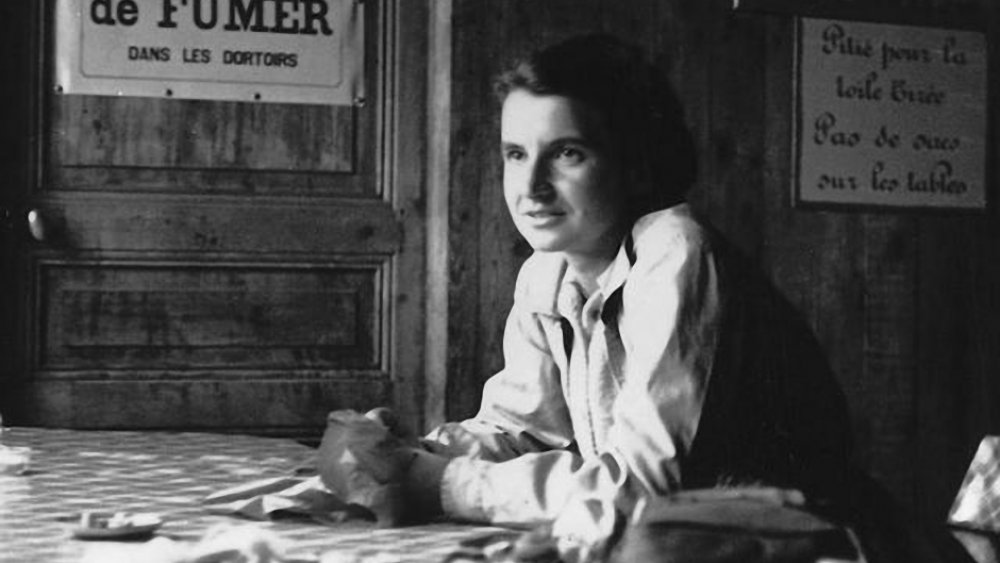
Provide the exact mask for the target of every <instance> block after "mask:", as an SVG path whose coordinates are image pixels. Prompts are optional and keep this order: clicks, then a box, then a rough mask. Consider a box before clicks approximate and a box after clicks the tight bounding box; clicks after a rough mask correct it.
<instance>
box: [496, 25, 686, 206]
mask: <svg viewBox="0 0 1000 563" xmlns="http://www.w3.org/2000/svg"><path fill="white" fill-rule="evenodd" d="M514 90H525V91H528V92H530V93H533V94H537V95H558V96H566V97H568V98H573V99H575V100H579V101H582V102H584V103H586V104H588V105H590V106H591V107H592V108H594V109H596V110H597V111H598V112H599V113H600V114H602V115H603V117H604V118H605V119H606V125H607V127H608V129H609V130H610V133H611V135H612V137H613V138H612V139H611V141H612V143H614V148H615V149H616V150H617V151H619V153H618V154H620V155H621V165H622V168H623V171H624V173H625V181H626V182H628V183H629V186H627V187H628V188H629V189H630V190H635V192H634V197H633V198H630V199H632V200H633V201H634V202H635V206H636V209H635V212H636V213H638V214H642V213H646V212H649V211H653V210H656V209H662V208H664V207H667V206H669V205H672V204H674V203H677V202H678V201H679V200H681V199H682V198H683V196H684V194H685V192H687V190H688V188H690V187H691V185H692V184H693V183H694V181H695V177H696V174H697V156H696V154H695V149H694V142H693V139H692V137H691V132H690V130H689V129H688V127H687V125H686V123H685V121H684V113H683V108H682V107H681V104H680V101H679V100H678V98H677V95H676V93H675V92H674V91H673V88H672V87H671V86H670V83H669V82H668V80H667V79H666V77H665V76H664V75H663V73H662V72H660V71H659V69H657V68H656V67H655V66H653V65H652V64H650V63H649V62H647V61H646V59H645V57H644V56H643V54H642V51H641V50H640V49H639V48H637V47H635V46H633V45H629V44H627V43H625V42H623V41H621V40H619V39H617V38H616V37H613V36H610V35H605V34H594V35H582V36H577V37H573V38H571V39H568V40H566V41H563V42H561V43H557V44H555V45H552V46H550V47H547V48H545V49H542V50H540V51H536V52H534V53H533V54H532V55H531V56H529V57H528V58H526V59H525V60H522V61H520V62H519V63H517V64H516V65H515V66H514V67H513V68H511V69H510V70H508V71H506V72H504V73H503V74H501V75H500V76H499V77H498V78H497V79H496V81H495V83H494V91H495V93H496V94H497V96H498V97H499V98H500V100H501V101H502V100H503V99H505V98H506V97H507V94H509V93H510V92H512V91H514Z"/></svg>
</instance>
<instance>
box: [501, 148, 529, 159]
mask: <svg viewBox="0 0 1000 563" xmlns="http://www.w3.org/2000/svg"><path fill="white" fill-rule="evenodd" d="M524 157H525V154H524V151H522V150H521V149H506V150H504V151H503V159H504V160H514V161H517V160H524Z"/></svg>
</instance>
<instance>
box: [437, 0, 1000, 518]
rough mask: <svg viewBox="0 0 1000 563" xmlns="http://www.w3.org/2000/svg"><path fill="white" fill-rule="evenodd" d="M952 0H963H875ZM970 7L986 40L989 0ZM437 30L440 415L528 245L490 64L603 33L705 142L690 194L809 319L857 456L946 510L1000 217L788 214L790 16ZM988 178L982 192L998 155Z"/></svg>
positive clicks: (991, 318) (990, 358)
mask: <svg viewBox="0 0 1000 563" xmlns="http://www.w3.org/2000/svg"><path fill="white" fill-rule="evenodd" d="M959 2H961V3H962V4H964V5H966V6H965V7H967V5H968V4H969V2H968V1H964V0H953V1H952V2H949V1H947V0H936V1H921V2H916V3H914V2H912V1H908V0H884V1H882V2H880V5H882V6H883V7H888V8H890V9H891V8H893V7H896V8H899V9H900V10H904V9H910V8H913V7H914V4H919V6H916V7H918V8H922V9H926V10H933V9H935V8H940V7H947V6H948V5H949V4H951V3H959ZM778 3H779V4H780V2H778ZM828 4H829V3H828ZM848 4H849V2H848ZM982 6H983V10H984V12H986V13H987V14H988V18H987V19H988V21H989V24H988V25H989V28H990V33H991V36H992V37H993V38H996V37H997V31H996V30H997V21H998V17H1000V6H998V5H997V4H996V3H995V2H992V1H989V0H982ZM452 26H453V43H452V48H453V53H454V57H453V59H452V60H453V68H452V75H453V76H454V83H453V87H452V91H451V93H450V95H451V98H452V114H451V120H452V125H451V138H450V141H451V146H452V149H451V166H452V168H451V185H450V194H451V195H450V201H449V205H450V211H449V218H448V219H449V222H450V247H449V252H450V264H449V276H450V290H449V296H448V297H449V318H450V325H449V333H448V338H449V356H448V373H449V380H448V389H447V391H448V401H447V404H448V416H449V417H450V418H458V417H463V416H468V415H470V414H473V413H474V412H475V409H476V406H477V404H478V400H479V393H480V387H481V384H482V382H483V381H484V380H485V379H486V378H487V377H488V376H489V375H490V374H492V373H493V372H495V371H496V370H497V369H499V368H500V367H501V365H502V358H501V354H500V337H501V334H502V328H503V322H504V318H505V315H506V312H507V310H508V308H509V307H510V304H511V294H512V289H513V282H514V279H515V276H516V273H517V269H518V266H519V265H520V263H521V262H522V261H523V259H524V258H525V257H526V256H527V255H529V254H530V248H529V247H527V245H526V244H525V243H524V242H523V241H521V240H520V239H519V237H518V235H517V234H516V232H515V230H514V228H513V226H512V224H511V222H510V220H509V218H508V217H507V212H506V209H505V207H504V203H503V199H502V194H501V189H502V188H501V183H500V179H501V177H500V162H499V154H498V153H499V151H498V149H497V125H498V110H499V108H498V104H497V103H496V101H495V100H494V99H493V98H492V97H491V95H490V84H489V83H490V77H491V76H492V75H493V74H494V73H495V72H496V71H497V70H498V69H499V67H500V65H502V63H503V62H504V61H510V60H511V59H513V58H515V57H516V56H517V55H518V54H520V53H524V52H525V51H526V50H528V49H531V48H534V47H537V46H540V45H544V44H547V43H549V42H551V41H553V40H558V39H560V38H563V37H566V36H568V35H572V34H575V33H580V32H587V31H608V32H612V33H615V34H618V35H620V36H623V37H626V38H630V39H631V40H633V41H636V42H639V43H641V44H642V45H644V46H645V47H646V48H647V49H648V51H649V52H650V53H651V54H652V56H653V58H654V60H655V61H656V62H657V63H658V64H660V65H661V66H662V67H663V68H664V69H666V70H667V71H668V73H669V75H670V76H671V77H672V79H673V81H674V84H675V85H676V87H677V89H678V90H679V93H680V95H681V97H682V99H683V100H684V102H685V103H686V107H687V117H688V120H689V123H690V125H691V127H692V129H693V131H694V133H695V136H696V139H697V142H698V145H699V147H700V150H701V161H700V168H701V179H700V183H699V186H698V187H697V188H696V189H695V190H694V192H693V193H692V197H691V199H692V201H693V203H694V205H695V206H696V207H697V208H699V209H700V210H701V211H703V212H704V213H705V214H707V216H708V217H709V218H710V219H711V220H712V221H713V222H714V223H715V224H716V225H717V226H718V227H719V228H721V229H722V231H723V232H725V233H726V234H727V235H729V236H730V237H731V238H732V239H733V240H735V241H736V242H737V243H738V244H740V245H741V246H742V247H743V248H744V249H745V250H746V251H747V252H748V253H749V254H750V255H751V256H753V257H755V258H756V259H757V260H758V261H759V263H760V264H761V265H762V266H763V267H764V268H765V270H767V271H768V272H769V273H770V275H771V276H772V277H773V278H774V279H775V281H776V282H777V283H778V285H779V287H781V288H782V289H783V291H784V292H785V293H786V294H787V295H788V296H789V297H790V298H791V299H792V301H793V302H794V303H796V304H797V305H798V306H799V307H800V308H801V310H802V311H803V312H804V313H805V315H806V317H807V318H808V319H809V320H810V322H811V323H812V325H813V327H814V329H815V330H816V332H817V334H818V336H819V338H820V340H821V342H822V343H823V344H824V345H825V347H826V350H827V351H828V353H829V355H830V359H831V362H832V364H833V366H834V368H835V370H836V372H837V373H838V376H839V378H840V382H841V384H842V385H843V387H844V389H845V392H846V393H847V396H848V400H849V403H850V408H851V411H852V416H853V421H854V430H855V433H856V437H857V442H858V446H859V447H858V450H859V452H858V453H859V459H860V461H861V462H862V464H863V465H864V466H865V467H867V468H868V469H869V470H870V471H871V472H872V474H873V475H874V476H875V477H876V478H877V479H879V480H880V481H881V482H883V483H884V484H885V485H886V486H888V488H889V489H890V490H891V491H892V493H893V494H894V495H895V496H896V497H897V498H898V499H900V500H901V501H902V502H903V503H904V504H905V505H906V506H909V507H910V508H912V509H914V510H916V512H917V513H918V514H919V515H921V516H923V517H925V518H929V519H932V520H937V521H941V520H943V519H944V518H945V516H946V512H947V509H948V507H949V505H950V502H951V499H952V498H953V496H954V494H955V492H956V491H957V487H958V485H959V483H960V481H961V477H962V475H963V473H964V471H965V469H966V467H967V466H968V462H969V461H970V460H971V456H972V453H973V451H974V448H975V446H976V444H977V443H978V440H979V439H980V437H981V436H982V435H983V434H985V433H989V432H993V433H996V432H1000V413H998V412H997V409H995V408H994V406H995V405H996V404H997V403H998V400H1000V222H998V220H997V213H996V211H991V212H989V213H985V214H968V213H961V214H960V213H933V214H929V213H922V212H863V211H816V210H808V211H807V210H802V209H796V208H793V207H792V205H791V203H790V197H789V181H790V179H789V172H790V170H789V161H790V155H789V150H790V147H789V139H790V134H791V123H790V118H791V107H792V106H791V103H792V94H791V68H792V67H791V64H792V46H793V45H792V42H793V38H792V29H793V20H792V18H791V17H789V16H783V15H764V14H759V13H742V12H741V13H734V12H733V11H732V10H731V3H730V2H728V1H726V0H627V1H624V0H615V1H613V2H612V1H610V0H605V1H601V0H549V1H546V2H535V1H530V0H491V1H488V2H455V5H454V13H453V18H452ZM992 43H993V46H992V47H991V49H992V51H993V52H992V53H991V55H992V57H991V59H992V61H993V62H992V63H991V64H992V72H991V76H992V77H993V78H992V80H991V84H992V86H993V87H994V89H995V87H996V86H997V79H996V76H997V75H998V74H997V72H996V65H997V63H996V61H997V60H998V57H997V52H996V51H997V47H996V42H995V41H993V42H992ZM992 113H993V116H992V118H991V119H992V127H991V128H990V129H991V131H993V132H995V131H997V130H998V128H997V119H996V116H997V112H995V111H993V112H992ZM992 138H993V140H994V141H995V138H996V136H995V133H994V134H993V135H992ZM993 145H994V148H993V150H992V151H991V153H990V156H992V157H993V158H987V160H988V161H992V162H996V160H997V158H996V156H1000V155H998V154H997V150H996V148H995V147H996V143H995V142H994V143H993ZM990 175H991V177H992V178H993V179H994V180H993V181H992V182H991V183H990V185H989V187H988V190H989V192H990V197H991V198H993V199H994V200H995V199H996V196H997V189H996V187H997V186H996V181H995V178H997V176H996V165H995V164H993V165H992V170H991V171H990ZM473 327H481V328H479V329H478V330H474V329H473Z"/></svg>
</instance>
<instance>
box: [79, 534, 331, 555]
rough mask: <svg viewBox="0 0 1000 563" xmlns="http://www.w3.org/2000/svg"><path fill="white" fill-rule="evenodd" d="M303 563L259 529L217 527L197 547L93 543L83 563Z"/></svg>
mask: <svg viewBox="0 0 1000 563" xmlns="http://www.w3.org/2000/svg"><path fill="white" fill-rule="evenodd" d="M137 561H142V562H143V563H304V562H306V561H315V558H310V559H301V558H296V557H292V556H290V555H288V547H287V546H286V545H285V542H283V541H282V540H281V539H280V538H279V537H278V536H277V535H276V534H274V533H273V532H269V531H267V530H263V529H261V528H259V527H257V526H252V525H248V526H217V527H213V528H210V529H209V530H208V531H207V532H206V533H205V535H204V536H203V537H202V538H201V540H199V541H198V542H197V543H194V544H191V543H187V542H179V541H174V540H171V539H168V538H165V537H157V538H154V539H152V540H150V541H148V542H145V543H141V544H129V543H119V542H115V543H92V544H89V545H88V546H87V549H86V551H85V552H84V555H83V558H82V559H81V560H80V563H135V562H137Z"/></svg>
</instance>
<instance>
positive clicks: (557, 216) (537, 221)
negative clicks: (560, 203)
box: [522, 209, 565, 227]
mask: <svg viewBox="0 0 1000 563" xmlns="http://www.w3.org/2000/svg"><path fill="white" fill-rule="evenodd" d="M522 215H523V216H524V217H525V219H527V222H528V223H529V224H530V225H531V226H533V227H546V226H548V225H551V224H553V223H555V222H557V221H559V220H561V219H562V218H563V216H564V215H565V213H563V212H561V211H558V210H555V209H535V210H531V211H525V212H524V213H522Z"/></svg>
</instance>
